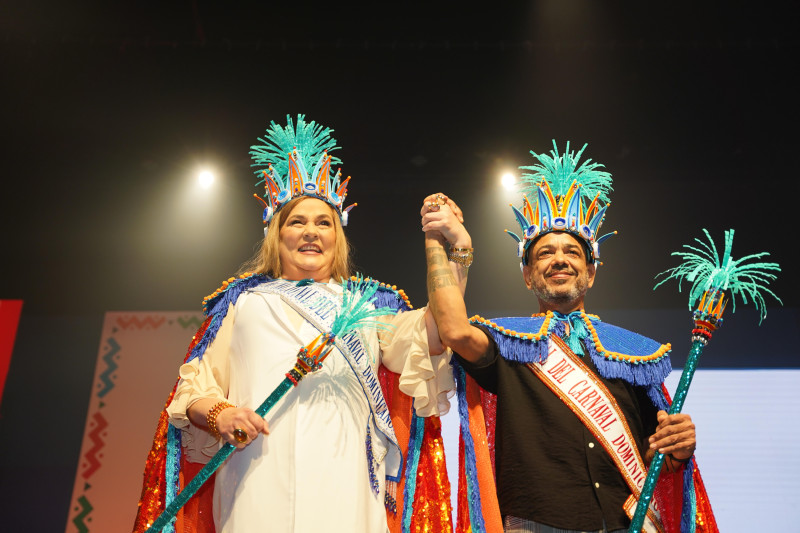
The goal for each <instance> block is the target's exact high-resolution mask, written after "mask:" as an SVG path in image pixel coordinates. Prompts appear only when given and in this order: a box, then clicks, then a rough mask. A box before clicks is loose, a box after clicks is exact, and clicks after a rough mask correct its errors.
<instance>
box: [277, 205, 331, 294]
mask: <svg viewBox="0 0 800 533" xmlns="http://www.w3.org/2000/svg"><path fill="white" fill-rule="evenodd" d="M333 217H334V213H333V210H332V209H331V207H330V206H329V205H328V204H326V203H325V202H323V201H322V200H319V199H317V198H308V199H305V200H303V201H302V202H299V203H298V204H296V205H295V206H294V209H292V211H291V213H289V216H288V218H287V219H286V222H285V223H284V225H283V227H281V230H280V247H279V256H280V260H281V271H282V275H281V277H282V278H285V279H290V280H301V279H306V278H312V279H313V280H314V281H322V282H326V281H328V280H329V279H330V277H331V269H332V266H333V260H334V257H335V244H336V231H335V229H334V222H333Z"/></svg>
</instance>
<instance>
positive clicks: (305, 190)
mask: <svg viewBox="0 0 800 533" xmlns="http://www.w3.org/2000/svg"><path fill="white" fill-rule="evenodd" d="M332 132H333V130H332V129H331V128H326V127H324V126H322V125H321V124H317V123H316V122H314V121H311V122H306V121H305V115H297V125H296V126H295V124H294V123H293V122H292V117H291V116H289V115H287V116H286V126H279V125H278V124H276V123H275V122H270V126H269V128H267V133H266V135H265V136H264V137H263V138H262V137H259V138H258V140H259V141H261V144H258V145H254V146H251V147H250V156H251V157H252V158H253V164H252V165H250V166H251V167H255V168H256V171H255V174H256V176H259V177H260V178H261V180H260V181H258V182H257V183H256V185H260V184H261V183H263V184H264V199H262V198H261V197H260V196H258V195H257V194H256V195H254V196H255V197H256V198H257V199H258V200H259V201H260V202H261V203H262V204H263V205H264V215H263V220H264V226H265V227H266V226H267V225H268V224H269V221H270V220H271V219H272V217H273V216H274V215H275V213H277V212H278V211H279V210H280V209H281V207H283V206H284V205H286V202H288V201H289V200H291V199H292V198H295V197H297V196H310V197H313V198H319V199H320V200H322V201H324V202H327V203H328V204H330V205H331V206H332V207H333V208H334V209H335V210H336V212H337V213H339V217H340V218H341V220H342V225H343V226H346V225H347V218H348V214H349V212H350V210H351V209H352V208H354V207H355V206H356V204H352V205H350V206H348V207H346V208H342V204H343V203H344V199H345V197H346V196H347V183H348V182H349V181H350V177H348V178H347V179H346V180H344V181H343V182H342V183H341V184H340V183H339V177H340V175H341V170H337V171H336V174H334V175H333V176H331V165H339V164H341V163H342V161H341V160H340V159H339V158H338V157H332V156H330V155H328V152H331V151H333V150H338V149H339V147H338V146H336V139H334V138H333V137H331V135H330V134H331V133H332ZM308 168H313V169H314V170H313V172H312V173H311V174H309V173H308V171H307V170H306V169H308Z"/></svg>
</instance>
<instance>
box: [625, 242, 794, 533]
mask: <svg viewBox="0 0 800 533" xmlns="http://www.w3.org/2000/svg"><path fill="white" fill-rule="evenodd" d="M703 233H705V234H706V237H708V243H705V242H703V241H701V240H700V239H695V241H697V243H698V244H700V247H695V246H689V245H684V248H688V249H689V250H691V251H689V252H674V253H673V254H672V255H676V256H679V257H681V258H682V259H683V263H682V264H681V265H679V266H677V267H675V268H671V269H669V270H667V271H665V272H662V273H661V274H659V276H662V275H664V276H666V277H665V278H664V279H663V280H661V281H660V282H659V283H658V284H656V288H657V287H658V286H660V285H662V284H663V283H665V282H666V281H668V280H670V279H675V280H677V281H678V291H680V288H681V284H682V283H683V280H684V279H685V280H686V281H687V282H689V283H691V284H692V288H691V291H690V294H689V309H691V310H692V311H693V313H692V320H693V322H694V329H692V347H691V349H690V350H689V356H688V359H687V361H686V365H685V366H684V367H683V373H682V374H681V379H680V381H679V382H678V388H677V389H676V391H675V398H674V399H673V401H672V406H671V407H670V409H669V414H675V413H680V412H681V409H683V404H684V402H685V401H686V394H687V393H688V392H689V385H690V384H691V382H692V377H693V376H694V372H695V370H696V369H697V363H698V360H699V358H700V355H701V354H702V353H703V348H704V347H705V345H706V344H708V341H709V340H710V339H711V334H712V333H713V332H714V330H716V329H717V328H718V327H720V326H721V325H722V312H723V311H724V310H725V306H726V305H727V303H728V302H727V301H726V299H725V292H726V291H727V292H729V294H730V296H729V298H728V299H730V300H732V301H733V310H734V311H736V296H739V297H740V298H741V299H742V302H743V303H745V304H746V303H747V300H748V298H749V299H750V300H752V301H753V304H754V305H755V307H756V309H757V310H758V311H759V313H760V320H759V324H760V323H761V321H762V320H764V318H765V317H766V316H767V310H766V306H765V302H764V297H763V296H762V292H763V293H767V294H769V295H771V296H772V297H774V298H775V299H776V300H778V302H780V301H781V300H780V298H778V297H777V296H776V295H775V293H773V292H772V291H771V290H769V289H768V288H767V284H769V282H770V281H772V280H774V279H775V278H776V277H777V276H776V274H773V273H772V272H779V271H780V267H779V266H778V264H777V263H763V262H758V263H750V264H744V263H745V262H747V261H751V260H753V259H759V258H761V257H764V256H768V255H769V254H768V253H767V252H761V253H758V254H752V255H748V256H745V257H743V258H741V259H738V260H733V259H732V258H731V248H732V246H733V230H729V231H726V232H725V249H724V252H723V254H722V259H721V260H720V258H719V255H718V254H717V248H716V246H714V241H713V240H712V239H711V235H709V233H708V231H706V230H705V229H704V230H703ZM656 277H658V276H656ZM698 301H699V303H698ZM663 465H664V454H662V453H656V454H655V457H653V460H652V462H651V463H650V467H649V468H648V471H647V478H646V479H645V482H644V486H643V488H642V493H641V495H640V496H639V503H638V504H637V506H636V512H635V513H634V515H633V519H632V520H631V526H630V528H629V530H628V531H629V533H634V532H638V531H641V529H642V525H643V524H644V518H645V514H646V513H647V509H648V507H649V505H650V500H651V499H652V497H653V490H654V489H655V485H656V481H657V480H658V475H659V473H660V472H661V467H662V466H663Z"/></svg>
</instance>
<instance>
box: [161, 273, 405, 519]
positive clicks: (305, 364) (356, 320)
mask: <svg viewBox="0 0 800 533" xmlns="http://www.w3.org/2000/svg"><path fill="white" fill-rule="evenodd" d="M342 286H343V289H344V290H343V292H342V304H341V306H340V308H339V311H338V313H337V316H336V318H335V319H334V320H333V324H331V328H330V330H329V331H327V332H323V333H320V334H319V335H318V336H317V338H315V339H314V340H313V341H311V342H310V343H308V344H307V345H305V346H302V347H301V348H300V350H299V351H298V352H297V361H296V362H295V365H294V367H292V368H291V369H290V370H289V371H288V372H287V373H286V377H285V378H284V379H283V381H281V382H280V383H279V384H278V386H277V387H275V389H274V390H273V391H272V393H270V395H269V396H267V398H266V399H265V400H264V401H263V403H262V404H261V405H260V406H259V407H258V408H257V409H256V410H255V412H256V414H258V416H261V417H263V416H265V415H266V414H267V413H268V412H269V411H270V409H272V408H273V407H274V406H275V404H276V403H277V402H278V401H279V400H280V399H281V398H283V397H284V396H285V395H286V394H287V393H288V392H289V391H290V390H291V389H292V388H294V387H296V386H297V385H298V384H299V383H300V381H301V380H302V379H303V378H304V377H305V376H307V375H308V374H311V373H313V372H316V371H317V370H319V369H320V368H322V361H324V360H325V358H326V357H327V356H328V354H330V353H331V351H332V350H333V348H334V343H335V341H336V339H337V337H341V336H343V335H346V334H348V333H350V332H352V331H355V330H356V329H359V328H361V329H374V330H381V331H389V330H391V329H392V326H390V325H388V324H384V323H383V322H379V321H377V320H372V319H373V318H375V317H378V316H382V315H391V314H394V313H396V312H397V311H396V310H394V309H392V308H389V307H380V308H375V307H374V306H373V304H372V301H373V300H374V297H375V293H376V292H377V290H378V282H376V281H374V280H371V279H366V280H365V279H364V278H363V277H358V278H357V279H356V282H355V284H354V285H353V286H352V287H351V288H348V287H347V282H346V281H345V282H343V283H342ZM359 293H360V294H359ZM234 450H236V447H235V446H234V445H233V444H231V443H229V442H226V443H225V444H223V445H222V447H220V449H219V451H217V453H216V454H215V455H214V457H212V458H211V460H210V461H209V462H208V463H207V464H206V465H205V466H204V467H203V468H202V469H201V470H200V471H199V472H198V473H197V475H195V477H194V478H192V480H191V481H190V482H189V483H188V484H186V486H185V487H184V488H183V490H182V491H181V492H180V493H179V494H178V495H177V496H176V497H175V499H174V500H172V501H171V502H170V503H169V504H168V505H167V506H166V508H165V509H164V511H163V512H162V513H161V514H160V515H159V516H158V518H156V520H155V521H154V522H153V523H152V524H151V525H150V527H148V528H147V532H146V533H158V532H159V531H161V530H162V529H163V528H164V527H165V526H166V525H167V524H169V523H171V522H172V520H173V519H174V518H175V516H176V515H177V514H178V511H179V510H180V509H181V508H182V507H183V506H184V505H185V504H186V502H188V501H189V498H191V497H192V496H194V494H195V493H196V492H197V491H198V490H199V489H200V487H202V486H203V484H204V483H205V482H206V481H207V480H208V478H209V477H210V476H211V474H213V473H214V472H216V470H217V469H218V468H219V467H220V465H222V463H223V462H224V461H225V459H227V458H228V456H230V455H231V453H233V452H234Z"/></svg>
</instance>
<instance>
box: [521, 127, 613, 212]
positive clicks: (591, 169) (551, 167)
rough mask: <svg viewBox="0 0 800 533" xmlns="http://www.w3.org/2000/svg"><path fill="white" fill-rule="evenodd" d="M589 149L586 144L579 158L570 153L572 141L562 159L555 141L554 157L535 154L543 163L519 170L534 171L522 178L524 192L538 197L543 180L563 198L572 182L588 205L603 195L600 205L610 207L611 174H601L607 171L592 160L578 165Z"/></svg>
mask: <svg viewBox="0 0 800 533" xmlns="http://www.w3.org/2000/svg"><path fill="white" fill-rule="evenodd" d="M587 146H588V144H584V145H583V148H581V149H580V150H579V151H578V153H577V154H576V153H574V152H570V150H569V141H567V148H566V150H564V153H563V154H560V155H559V153H558V146H557V145H556V141H555V140H553V149H552V150H551V151H550V155H547V154H537V153H536V152H534V151H533V150H531V155H532V156H533V157H535V158H536V159H537V160H538V161H539V164H537V165H532V166H525V167H519V168H520V169H521V170H530V171H532V173H525V174H523V175H522V178H521V181H522V183H523V192H524V193H525V194H529V195H535V194H536V190H537V189H538V187H539V184H541V182H542V179H545V180H547V182H548V183H549V184H550V189H552V191H553V194H555V195H556V196H563V195H564V194H566V193H567V190H568V189H569V187H570V185H572V182H573V181H576V180H577V182H578V183H579V184H580V185H581V196H582V197H583V198H584V200H585V201H588V202H591V201H592V200H593V199H594V197H595V196H596V195H597V194H598V193H599V194H600V201H601V202H602V203H603V204H607V203H608V202H609V197H608V195H609V194H610V193H611V191H613V190H614V189H613V188H612V186H611V174H610V173H609V172H606V171H605V170H600V169H602V168H605V167H604V166H603V165H601V164H600V163H593V162H592V160H591V159H587V160H586V161H584V162H583V163H580V165H579V164H578V163H579V161H580V158H581V155H582V154H583V151H584V150H585V149H586V147H587Z"/></svg>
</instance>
